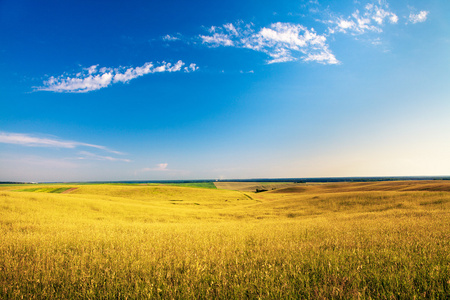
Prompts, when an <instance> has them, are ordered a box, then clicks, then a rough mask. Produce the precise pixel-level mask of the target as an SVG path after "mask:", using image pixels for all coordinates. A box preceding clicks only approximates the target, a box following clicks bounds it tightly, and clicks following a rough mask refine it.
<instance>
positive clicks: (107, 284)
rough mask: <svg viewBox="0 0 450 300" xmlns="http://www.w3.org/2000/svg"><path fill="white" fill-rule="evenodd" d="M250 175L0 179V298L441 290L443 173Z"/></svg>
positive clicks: (422, 294)
mask: <svg viewBox="0 0 450 300" xmlns="http://www.w3.org/2000/svg"><path fill="white" fill-rule="evenodd" d="M265 184H266V185H268V184H267V183H265ZM255 186H258V185H253V186H251V187H250V186H249V185H243V184H242V183H234V184H233V183H227V186H226V189H224V187H223V186H222V187H220V186H217V187H218V188H217V189H215V188H214V187H212V186H211V185H210V184H207V185H198V186H197V187H190V186H176V185H126V184H122V185H114V184H108V185H106V184H95V185H86V184H83V185H77V184H64V185H58V184H52V185H11V186H7V185H5V186H0V299H449V298H450V251H449V249H450V182H449V181H392V182H360V183H327V184H304V183H303V184H287V185H284V184H275V185H272V186H270V187H271V189H270V190H269V191H267V192H261V193H254V192H252V191H251V190H252V189H253V187H255Z"/></svg>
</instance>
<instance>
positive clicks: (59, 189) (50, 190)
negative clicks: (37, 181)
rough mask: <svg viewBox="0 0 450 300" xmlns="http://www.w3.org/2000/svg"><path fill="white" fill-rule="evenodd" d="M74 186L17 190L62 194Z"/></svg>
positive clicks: (21, 190)
mask: <svg viewBox="0 0 450 300" xmlns="http://www.w3.org/2000/svg"><path fill="white" fill-rule="evenodd" d="M71 188H72V187H56V188H55V187H45V188H39V187H38V188H28V189H20V190H16V192H32V193H55V194H60V193H62V192H65V191H67V190H69V189H71Z"/></svg>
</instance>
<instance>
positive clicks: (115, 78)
mask: <svg viewBox="0 0 450 300" xmlns="http://www.w3.org/2000/svg"><path fill="white" fill-rule="evenodd" d="M184 65H185V63H184V62H182V61H181V60H179V61H178V62H177V63H176V64H174V65H172V64H171V63H167V62H162V63H161V64H159V65H158V66H155V65H154V64H153V63H151V62H147V63H145V64H144V65H143V66H140V67H136V68H132V67H119V68H114V69H113V68H105V67H103V68H100V69H98V65H94V66H91V67H89V68H85V69H84V71H85V72H83V73H78V74H76V75H74V76H67V75H61V76H59V77H53V76H52V77H50V79H49V80H47V81H44V86H42V87H37V88H35V90H36V91H52V92H58V93H86V92H90V91H94V90H99V89H101V88H104V87H107V86H109V85H111V84H114V83H118V82H122V83H126V82H129V81H130V80H132V79H135V78H137V77H140V76H143V75H146V74H151V73H158V72H178V71H180V70H181V69H182V67H183V66H184ZM191 66H194V67H191ZM197 69H198V67H196V65H195V64H190V66H189V68H188V69H187V70H185V71H186V72H193V71H195V70H197Z"/></svg>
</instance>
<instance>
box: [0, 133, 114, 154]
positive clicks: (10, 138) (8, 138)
mask: <svg viewBox="0 0 450 300" xmlns="http://www.w3.org/2000/svg"><path fill="white" fill-rule="evenodd" d="M0 143H4V144H16V145H22V146H26V147H53V148H69V149H73V148H77V147H90V148H95V149H100V150H103V151H106V152H109V153H114V154H120V155H122V154H123V153H121V152H119V151H114V150H111V149H108V148H107V147H105V146H100V145H94V144H88V143H82V142H75V141H64V140H59V139H54V138H46V137H36V136H33V135H30V134H23V133H9V132H0Z"/></svg>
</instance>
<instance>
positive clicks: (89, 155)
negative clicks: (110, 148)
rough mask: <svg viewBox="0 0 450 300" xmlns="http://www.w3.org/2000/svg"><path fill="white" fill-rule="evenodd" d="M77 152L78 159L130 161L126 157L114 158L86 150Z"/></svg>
mask: <svg viewBox="0 0 450 300" xmlns="http://www.w3.org/2000/svg"><path fill="white" fill-rule="evenodd" d="M78 154H79V155H81V156H80V157H78V159H95V160H108V161H123V162H130V161H131V160H129V159H126V158H116V157H111V156H104V155H98V154H94V153H91V152H88V151H80V152H78Z"/></svg>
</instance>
